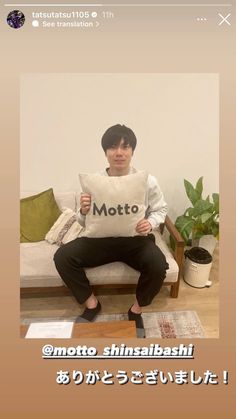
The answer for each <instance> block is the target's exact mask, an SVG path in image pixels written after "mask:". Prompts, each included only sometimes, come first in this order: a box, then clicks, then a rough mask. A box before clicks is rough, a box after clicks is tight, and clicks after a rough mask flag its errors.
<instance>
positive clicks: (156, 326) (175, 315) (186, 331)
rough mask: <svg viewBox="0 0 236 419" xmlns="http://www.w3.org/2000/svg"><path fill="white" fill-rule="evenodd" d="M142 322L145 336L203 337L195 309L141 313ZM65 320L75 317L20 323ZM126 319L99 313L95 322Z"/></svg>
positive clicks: (121, 315)
mask: <svg viewBox="0 0 236 419" xmlns="http://www.w3.org/2000/svg"><path fill="white" fill-rule="evenodd" d="M142 317H143V322H144V327H145V332H146V338H160V339H185V338H187V339H193V338H204V337H205V334H204V330H203V327H202V324H201V322H200V320H199V317H198V315H197V313H196V312H195V311H166V312H156V313H143V314H142ZM59 320H61V321H62V320H64V321H65V320H67V321H70V320H72V321H74V320H75V317H70V318H66V319H65V318H59V317H57V318H55V317H54V318H43V319H42V318H40V319H39V318H32V319H25V320H23V321H22V322H21V323H22V324H29V323H32V322H34V323H36V322H42V321H43V322H45V321H48V322H50V321H59ZM119 320H127V314H100V315H98V316H97V318H96V322H112V321H119Z"/></svg>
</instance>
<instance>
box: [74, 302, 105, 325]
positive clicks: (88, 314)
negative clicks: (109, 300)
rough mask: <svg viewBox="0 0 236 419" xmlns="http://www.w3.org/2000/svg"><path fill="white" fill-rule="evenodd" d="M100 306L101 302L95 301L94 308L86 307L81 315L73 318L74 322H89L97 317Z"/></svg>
mask: <svg viewBox="0 0 236 419" xmlns="http://www.w3.org/2000/svg"><path fill="white" fill-rule="evenodd" d="M101 308H102V306H101V304H100V303H99V301H98V303H97V305H96V307H95V308H86V309H85V310H84V312H83V314H81V316H78V317H77V319H76V320H75V323H90V322H92V321H93V320H95V318H96V317H97V315H98V313H99V311H100V310H101Z"/></svg>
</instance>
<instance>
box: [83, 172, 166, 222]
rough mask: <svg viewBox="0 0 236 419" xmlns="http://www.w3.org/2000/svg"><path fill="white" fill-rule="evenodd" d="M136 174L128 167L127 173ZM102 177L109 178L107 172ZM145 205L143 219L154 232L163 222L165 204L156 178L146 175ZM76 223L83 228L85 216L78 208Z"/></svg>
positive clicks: (102, 173)
mask: <svg viewBox="0 0 236 419" xmlns="http://www.w3.org/2000/svg"><path fill="white" fill-rule="evenodd" d="M132 173H137V170H136V169H135V168H133V167H130V170H129V173H128V174H132ZM100 174H101V175H103V176H109V175H108V173H107V170H104V171H102V172H100ZM145 204H146V207H147V210H146V213H145V218H146V219H147V220H148V221H149V223H150V224H151V226H152V229H153V230H155V229H157V228H158V227H159V225H160V224H162V223H163V222H164V221H165V217H166V214H167V204H166V202H165V200H164V197H163V193H162V191H161V188H160V186H159V185H158V182H157V180H156V178H155V177H154V176H152V175H148V179H147V190H146V197H145ZM77 217H78V222H79V223H80V225H82V226H85V217H86V215H83V214H81V212H80V208H79V210H78V213H77Z"/></svg>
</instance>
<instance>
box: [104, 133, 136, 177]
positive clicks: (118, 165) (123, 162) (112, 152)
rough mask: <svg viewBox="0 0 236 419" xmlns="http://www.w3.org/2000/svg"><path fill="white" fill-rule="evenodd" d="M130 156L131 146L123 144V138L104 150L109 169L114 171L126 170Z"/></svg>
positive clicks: (131, 152)
mask: <svg viewBox="0 0 236 419" xmlns="http://www.w3.org/2000/svg"><path fill="white" fill-rule="evenodd" d="M132 156H133V150H132V147H131V146H130V145H129V144H127V145H125V142H124V139H123V138H121V140H120V142H119V143H118V144H116V145H113V146H112V147H111V148H108V149H107V151H106V157H107V160H108V163H109V164H110V169H111V170H115V171H121V172H126V171H128V169H129V166H130V162H131V159H132Z"/></svg>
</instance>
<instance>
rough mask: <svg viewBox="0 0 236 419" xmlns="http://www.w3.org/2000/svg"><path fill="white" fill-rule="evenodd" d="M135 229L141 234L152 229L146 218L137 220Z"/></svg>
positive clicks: (143, 234) (144, 234) (145, 233)
mask: <svg viewBox="0 0 236 419" xmlns="http://www.w3.org/2000/svg"><path fill="white" fill-rule="evenodd" d="M135 230H136V231H137V233H139V234H140V235H141V236H146V235H147V234H148V233H150V231H152V226H151V224H150V223H149V221H148V220H145V219H143V220H140V221H139V222H138V224H137V225H136V229H135Z"/></svg>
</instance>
